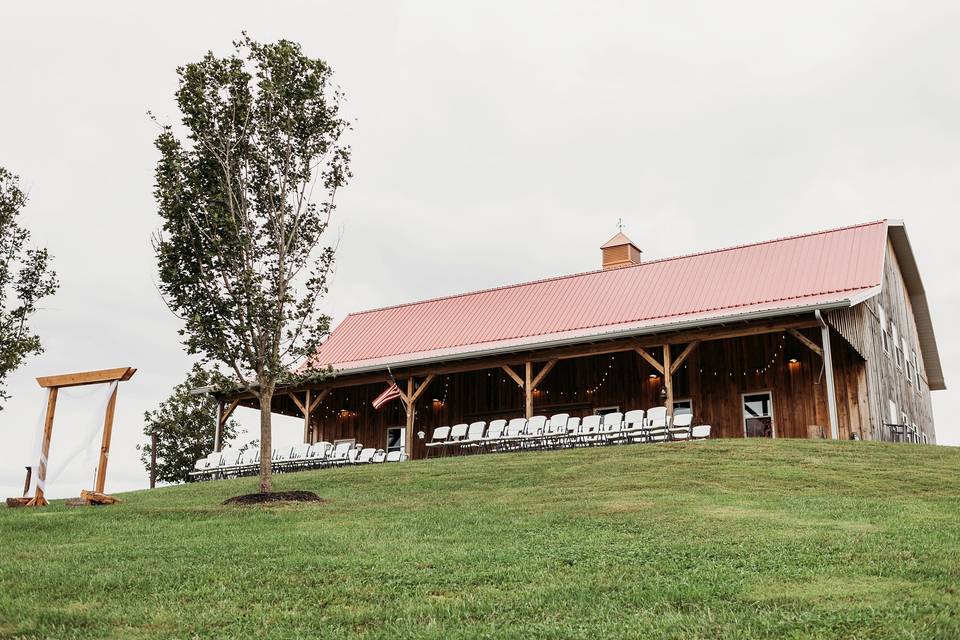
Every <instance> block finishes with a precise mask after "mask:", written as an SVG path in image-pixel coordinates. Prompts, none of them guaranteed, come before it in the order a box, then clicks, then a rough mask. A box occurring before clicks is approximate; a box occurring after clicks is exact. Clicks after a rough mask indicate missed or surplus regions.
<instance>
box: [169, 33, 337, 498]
mask: <svg viewBox="0 0 960 640" xmlns="http://www.w3.org/2000/svg"><path fill="white" fill-rule="evenodd" d="M177 74H178V76H179V88H178V89H177V91H176V94H175V96H176V102H177V105H178V107H179V109H180V112H181V113H182V119H181V124H182V127H178V128H176V129H175V128H174V127H173V126H170V125H167V126H164V127H163V130H162V132H161V133H160V135H159V136H158V137H157V139H156V147H157V149H158V150H159V151H160V156H161V157H160V160H159V162H158V163H157V168H156V186H155V192H154V193H155V197H156V201H157V205H158V209H159V213H160V216H161V218H162V219H163V228H162V231H161V232H160V233H158V235H157V237H156V238H155V241H154V245H155V250H156V255H157V262H158V266H159V272H160V281H161V285H160V290H161V293H162V294H163V296H164V298H165V300H166V302H167V305H168V306H169V307H170V308H171V309H172V310H173V311H174V313H176V314H177V315H179V316H180V318H181V319H182V320H183V322H184V325H183V328H182V330H181V335H182V336H183V339H184V344H185V346H186V347H187V350H188V351H189V352H190V353H191V354H198V355H200V356H201V357H202V358H203V359H204V360H205V361H207V362H216V363H223V364H224V365H226V366H227V367H228V368H229V370H230V371H231V372H232V374H233V376H235V377H236V381H237V383H239V384H240V385H242V386H244V387H246V388H249V389H250V391H251V392H252V393H253V394H254V395H255V396H256V397H257V399H258V400H259V403H260V446H261V449H262V450H263V451H264V452H265V453H264V455H263V456H261V462H260V491H262V492H269V491H270V490H271V481H270V472H271V468H270V455H269V452H270V450H271V447H272V444H271V412H270V405H271V400H272V398H273V394H274V391H275V389H276V387H277V385H278V384H279V383H282V382H283V381H284V379H285V377H286V376H289V375H291V374H290V372H291V371H296V370H299V368H300V367H301V366H302V364H303V363H304V362H309V357H310V356H311V355H312V354H313V353H315V351H316V349H317V347H318V346H319V344H320V341H321V339H322V338H323V336H325V335H326V334H327V333H328V331H329V326H330V319H329V317H327V316H326V315H324V314H322V313H320V312H319V311H318V310H317V303H318V301H319V300H320V298H322V297H323V295H324V294H325V293H326V292H327V279H328V275H329V274H330V270H331V267H332V265H333V258H334V250H333V248H332V246H330V245H329V244H327V243H325V242H324V239H325V236H324V232H325V231H326V230H327V227H328V225H329V222H330V216H331V214H332V213H333V210H334V196H335V195H336V192H337V189H339V188H340V187H341V186H343V185H345V184H346V182H347V180H348V179H349V177H350V170H349V162H350V149H349V147H348V146H346V145H345V144H344V143H343V142H342V140H341V138H342V136H343V134H344V132H345V131H347V130H348V129H349V123H348V122H347V121H346V120H345V119H344V118H343V117H341V115H340V108H341V102H342V99H343V98H342V94H341V92H340V90H339V89H338V88H337V87H336V86H334V85H333V82H332V71H331V69H330V67H329V66H328V65H327V64H326V63H325V62H324V61H322V60H318V59H314V58H309V57H307V56H305V55H304V54H303V52H302V50H301V48H300V45H298V44H296V43H294V42H290V41H288V40H280V41H278V42H276V43H273V44H261V43H258V42H255V41H254V40H252V39H250V37H248V36H247V35H246V34H244V35H243V38H242V39H241V40H240V41H239V42H235V43H234V52H233V54H231V55H229V56H227V57H223V58H220V57H217V56H215V55H214V54H213V53H208V54H207V55H206V56H204V58H203V59H202V60H200V61H199V62H195V63H191V64H188V65H186V66H184V67H180V68H179V69H177Z"/></svg>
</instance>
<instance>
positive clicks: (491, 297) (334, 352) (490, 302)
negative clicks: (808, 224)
mask: <svg viewBox="0 0 960 640" xmlns="http://www.w3.org/2000/svg"><path fill="white" fill-rule="evenodd" d="M886 238H887V222H886V221H879V222H871V223H866V224H861V225H857V226H852V227H845V228H842V229H834V230H830V231H821V232H817V233H811V234H808V235H802V236H794V237H789V238H782V239H778V240H771V241H767V242H761V243H757V244H750V245H743V246H738V247H732V248H729V249H720V250H716V251H708V252H704V253H698V254H693V255H687V256H680V257H676V258H666V259H662V260H653V261H649V262H644V263H642V264H638V265H629V266H624V267H620V268H616V269H608V270H606V271H603V270H601V271H591V272H588V273H579V274H574V275H569V276H562V277H558V278H551V279H547V280H538V281H535V282H528V283H523V284H516V285H511V286H506V287H500V288H497V289H488V290H485V291H476V292H473V293H465V294H462V295H456V296H450V297H445V298H437V299H434V300H425V301H422V302H414V303H411V304H404V305H399V306H394V307H387V308H383V309H375V310H372V311H364V312H360V313H353V314H350V315H349V316H347V317H346V318H345V319H344V320H343V322H341V323H340V324H339V325H338V326H337V328H336V329H335V330H334V331H333V333H332V334H331V335H330V337H329V338H328V339H327V340H326V341H325V342H324V344H323V345H322V346H321V348H320V350H319V351H318V352H317V356H316V358H315V360H314V363H315V364H319V365H324V366H325V365H331V366H333V367H334V368H335V369H341V370H350V369H359V368H363V369H366V368H369V367H384V366H387V365H400V364H406V363H412V362H417V361H422V360H435V359H454V358H455V357H459V356H470V355H478V354H479V353H482V352H487V351H491V350H499V349H510V348H517V349H519V348H530V347H536V346H546V345H547V344H557V343H561V342H563V341H576V340H583V339H589V338H591V337H593V336H596V337H597V338H603V337H609V336H610V334H615V335H620V334H629V333H630V332H636V333H645V332H650V331H651V330H654V329H655V328H662V329H663V330H669V329H671V328H676V327H677V326H679V325H682V326H689V325H696V324H709V323H710V322H716V321H718V320H720V319H724V318H729V319H731V320H732V319H736V318H737V317H759V316H764V315H771V316H772V315H777V314H783V313H789V312H790V311H791V310H800V309H803V308H809V307H811V306H814V305H817V306H820V305H822V306H830V305H840V304H844V303H849V301H851V300H852V299H854V298H857V297H858V296H861V297H862V296H869V294H870V293H871V292H873V291H874V290H878V288H879V286H880V284H881V281H882V274H883V260H884V250H885V247H886Z"/></svg>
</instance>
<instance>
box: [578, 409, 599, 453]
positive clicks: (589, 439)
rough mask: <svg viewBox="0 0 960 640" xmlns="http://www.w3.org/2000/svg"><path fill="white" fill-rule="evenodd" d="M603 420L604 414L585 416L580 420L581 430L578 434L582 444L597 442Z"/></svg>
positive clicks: (587, 444)
mask: <svg viewBox="0 0 960 640" xmlns="http://www.w3.org/2000/svg"><path fill="white" fill-rule="evenodd" d="M602 420H603V416H597V415H592V416H584V417H583V418H582V419H581V420H580V432H579V434H578V436H579V437H578V438H577V440H578V441H579V443H580V444H581V445H582V446H591V445H594V444H596V443H597V440H598V437H599V436H598V435H597V432H599V431H600V423H601V421H602Z"/></svg>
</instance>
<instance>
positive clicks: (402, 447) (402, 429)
mask: <svg viewBox="0 0 960 640" xmlns="http://www.w3.org/2000/svg"><path fill="white" fill-rule="evenodd" d="M406 430H407V428H406V427H387V439H386V441H385V442H384V443H383V450H384V451H385V452H387V453H390V452H391V451H399V452H401V453H406V448H407V439H406V435H407V434H406V433H405V432H406ZM391 431H399V432H400V440H399V442H400V445H399V446H395V447H391V446H390V432H391Z"/></svg>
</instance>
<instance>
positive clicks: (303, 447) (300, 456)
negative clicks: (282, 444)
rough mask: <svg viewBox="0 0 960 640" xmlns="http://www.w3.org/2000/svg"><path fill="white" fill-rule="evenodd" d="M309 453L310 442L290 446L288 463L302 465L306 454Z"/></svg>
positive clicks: (304, 462)
mask: <svg viewBox="0 0 960 640" xmlns="http://www.w3.org/2000/svg"><path fill="white" fill-rule="evenodd" d="M308 453H310V443H309V442H301V443H299V444H295V445H293V446H292V447H291V448H290V456H289V459H290V463H291V466H297V467H302V466H304V465H305V464H306V461H307V454H308Z"/></svg>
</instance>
